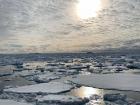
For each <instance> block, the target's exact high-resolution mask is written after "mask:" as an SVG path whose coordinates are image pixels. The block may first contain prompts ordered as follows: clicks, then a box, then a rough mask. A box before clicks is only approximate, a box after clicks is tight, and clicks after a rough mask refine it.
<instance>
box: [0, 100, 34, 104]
mask: <svg viewBox="0 0 140 105" xmlns="http://www.w3.org/2000/svg"><path fill="white" fill-rule="evenodd" d="M0 105H32V104H28V103H23V102H16V101H13V100H4V99H0Z"/></svg>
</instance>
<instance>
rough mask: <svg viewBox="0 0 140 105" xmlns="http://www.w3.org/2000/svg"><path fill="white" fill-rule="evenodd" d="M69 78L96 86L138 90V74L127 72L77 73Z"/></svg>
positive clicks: (81, 83)
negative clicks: (77, 74)
mask: <svg viewBox="0 0 140 105" xmlns="http://www.w3.org/2000/svg"><path fill="white" fill-rule="evenodd" d="M69 80H70V81H72V82H74V83H77V84H80V85H86V86H91V87H96V88H103V89H117V90H131V91H140V83H139V81H140V75H135V74H129V73H119V74H91V75H79V76H77V77H76V78H71V79H69Z"/></svg>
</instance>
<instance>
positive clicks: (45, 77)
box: [34, 72, 60, 82]
mask: <svg viewBox="0 0 140 105" xmlns="http://www.w3.org/2000/svg"><path fill="white" fill-rule="evenodd" d="M59 78H60V76H59V75H58V74H55V73H52V72H51V73H49V72H48V73H46V74H40V75H37V76H35V77H34V80H35V81H36V82H49V81H51V80H55V79H59Z"/></svg>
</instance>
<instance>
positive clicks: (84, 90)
mask: <svg viewBox="0 0 140 105" xmlns="http://www.w3.org/2000/svg"><path fill="white" fill-rule="evenodd" d="M71 93H72V94H73V95H75V96H78V97H81V98H85V97H87V98H89V97H91V96H92V95H99V96H103V90H102V89H97V88H92V87H85V86H82V87H80V88H78V89H74V90H72V91H71Z"/></svg>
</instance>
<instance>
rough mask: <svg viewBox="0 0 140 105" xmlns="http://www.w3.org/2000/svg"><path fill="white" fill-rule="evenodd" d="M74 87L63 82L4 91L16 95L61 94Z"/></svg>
mask: <svg viewBox="0 0 140 105" xmlns="http://www.w3.org/2000/svg"><path fill="white" fill-rule="evenodd" d="M72 88H73V86H72V85H69V84H65V83H61V82H49V83H41V84H35V85H28V86H21V87H17V88H9V89H4V91H5V92H14V93H23V94H24V93H40V92H41V93H61V92H66V91H69V90H70V89H72Z"/></svg>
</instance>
